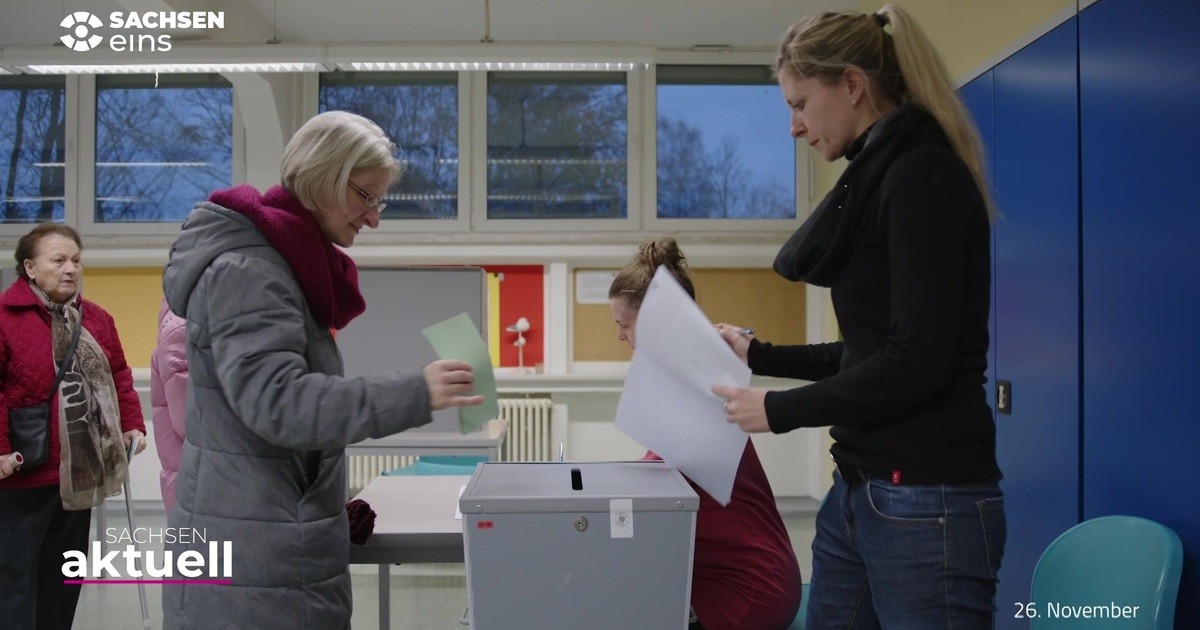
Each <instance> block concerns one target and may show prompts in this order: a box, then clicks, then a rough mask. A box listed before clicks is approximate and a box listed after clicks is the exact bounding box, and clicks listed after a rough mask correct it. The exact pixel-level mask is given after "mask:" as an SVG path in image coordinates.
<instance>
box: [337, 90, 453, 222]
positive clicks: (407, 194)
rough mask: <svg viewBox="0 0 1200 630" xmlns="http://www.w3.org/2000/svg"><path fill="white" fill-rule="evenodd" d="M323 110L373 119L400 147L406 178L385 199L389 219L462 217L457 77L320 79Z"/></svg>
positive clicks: (399, 154) (385, 213)
mask: <svg viewBox="0 0 1200 630" xmlns="http://www.w3.org/2000/svg"><path fill="white" fill-rule="evenodd" d="M320 110H321V111H322V112H327V111H332V110H342V111H347V112H352V113H355V114H358V115H360V116H363V117H365V118H369V119H371V120H372V121H374V122H375V124H377V125H379V126H380V128H382V129H383V132H384V133H386V134H387V136H388V137H389V138H391V139H392V141H393V142H395V143H396V145H397V146H398V147H399V152H398V154H397V156H396V157H397V158H398V159H400V160H401V161H402V162H403V163H404V165H405V173H404V177H402V178H401V179H400V181H399V182H397V183H396V184H395V185H393V186H392V187H391V188H390V189H389V190H388V192H387V195H385V197H384V201H386V202H387V209H386V210H385V211H384V213H383V218H385V219H455V218H457V217H458V160H459V158H458V78H457V76H456V75H455V74H454V73H452V72H445V73H430V74H423V73H361V74H360V73H355V72H330V73H325V74H322V75H321V89H320Z"/></svg>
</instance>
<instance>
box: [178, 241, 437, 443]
mask: <svg viewBox="0 0 1200 630" xmlns="http://www.w3.org/2000/svg"><path fill="white" fill-rule="evenodd" d="M200 283H201V285H203V286H200V285H198V286H197V288H196V292H198V293H201V294H205V295H207V299H206V301H205V303H204V304H203V306H202V308H204V309H205V311H206V313H205V316H206V319H207V322H208V333H209V336H210V342H211V344H212V355H213V360H214V363H215V365H214V367H215V369H216V373H217V378H218V380H219V383H220V386H221V389H222V391H223V393H224V396H225V399H226V401H227V402H228V403H229V405H230V407H231V408H232V409H233V410H234V412H235V413H236V414H237V415H238V417H239V418H240V419H241V421H242V422H243V423H244V424H245V425H246V426H247V428H249V429H250V430H251V431H253V432H254V433H255V434H257V435H258V436H259V437H261V438H263V439H264V440H266V441H268V442H271V443H273V444H276V445H279V446H283V447H286V448H293V449H327V448H341V447H344V446H346V445H348V444H352V443H354V442H358V441H361V440H363V439H366V438H378V437H383V436H386V435H391V434H393V433H397V432H399V431H403V430H405V429H408V428H412V427H416V426H420V425H423V424H428V423H429V422H430V421H431V418H430V408H429V391H428V388H427V387H426V385H425V378H424V375H423V374H421V373H416V374H412V375H402V374H399V373H395V372H394V373H390V374H381V375H377V376H367V377H356V378H345V377H341V376H336V375H330V374H324V373H319V372H311V371H310V370H309V367H308V362H307V361H306V359H305V355H304V352H305V345H306V341H307V334H306V331H305V317H306V310H305V309H307V306H306V304H305V302H304V299H303V296H302V294H301V293H300V290H299V287H298V286H297V285H296V282H295V280H294V279H293V278H292V277H291V274H290V273H289V272H288V271H287V270H285V269H283V268H281V267H280V266H278V265H277V264H276V263H272V262H269V261H266V260H263V259H261V258H255V257H251V256H241V255H226V256H222V257H221V258H218V259H217V260H216V261H214V262H213V263H212V265H210V267H209V268H208V270H206V271H205V273H204V277H203V278H202V279H201V281H200ZM195 295H196V293H194V294H193V298H194V297H195ZM192 312H193V307H189V319H190V318H191V315H190V313H192ZM331 343H332V341H331Z"/></svg>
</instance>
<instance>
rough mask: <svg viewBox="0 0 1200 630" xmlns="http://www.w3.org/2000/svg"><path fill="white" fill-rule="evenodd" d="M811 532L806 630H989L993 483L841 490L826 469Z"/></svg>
mask: <svg viewBox="0 0 1200 630" xmlns="http://www.w3.org/2000/svg"><path fill="white" fill-rule="evenodd" d="M816 525H817V531H816V536H815V537H814V538H813V544H812V551H813V573H812V583H811V586H810V587H809V588H810V590H809V600H808V620H807V626H806V627H807V628H808V630H822V629H824V628H839V629H854V630H865V629H869V628H887V629H888V630H918V629H919V630H932V629H935V628H953V629H954V630H973V629H976V628H992V627H994V625H995V614H996V603H995V600H996V573H997V572H998V571H999V570H1000V558H1001V556H1002V555H1003V554H1004V539H1005V521H1004V495H1003V494H1002V493H1001V492H1000V486H999V484H996V483H981V484H970V485H909V486H905V485H900V486H893V485H892V484H891V482H890V481H889V480H886V479H874V478H865V479H856V480H854V483H847V482H846V480H844V479H842V476H841V474H840V473H839V472H837V471H834V473H833V488H832V489H830V491H829V494H828V495H826V497H825V501H824V503H822V504H821V510H820V512H818V513H817V523H816Z"/></svg>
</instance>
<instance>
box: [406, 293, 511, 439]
mask: <svg viewBox="0 0 1200 630" xmlns="http://www.w3.org/2000/svg"><path fill="white" fill-rule="evenodd" d="M421 333H422V334H424V335H425V337H426V338H427V339H429V343H430V344H432V345H433V349H434V351H436V352H437V354H438V356H439V357H441V358H442V359H444V360H443V361H435V362H433V363H431V364H429V366H428V367H426V368H425V377H426V380H427V382H428V381H429V378H430V369H431V368H433V372H434V373H435V376H436V378H437V379H438V385H443V386H445V387H444V390H439V394H444V395H446V396H447V398H445V400H446V401H447V402H448V403H449V404H446V405H445V406H446V407H455V406H457V407H458V427H459V430H460V431H462V432H463V433H469V432H471V431H477V430H479V428H480V427H482V426H483V425H484V424H485V423H486V422H487V421H488V420H491V419H492V418H495V417H497V416H499V415H500V405H499V403H498V402H497V401H496V376H495V374H494V373H493V372H492V360H491V358H490V357H489V356H488V351H487V346H486V345H485V344H484V343H483V337H482V336H480V334H479V330H478V329H477V328H475V324H473V323H472V322H471V318H470V317H468V316H467V314H466V313H460V314H458V315H455V316H454V317H451V318H450V319H447V320H446V321H443V322H440V323H437V324H434V325H432V326H430V327H428V328H426V329H424V330H422V331H421ZM445 359H450V360H449V361H447V360H445ZM464 364H465V365H464ZM435 366H437V367H435ZM464 367H465V368H467V370H464V369H463V368H464ZM468 370H469V371H468ZM464 371H465V372H466V375H467V376H470V377H471V378H470V380H471V381H473V385H472V382H469V379H467V376H464V375H463V372H464ZM433 390H434V385H433V384H431V385H430V394H431V397H432V395H433V393H434V392H433ZM472 390H473V391H474V393H475V394H476V395H475V396H471V397H464V396H463V394H466V393H470V391H472ZM463 405H471V406H463Z"/></svg>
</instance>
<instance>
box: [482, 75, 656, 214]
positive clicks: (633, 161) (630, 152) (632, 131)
mask: <svg viewBox="0 0 1200 630" xmlns="http://www.w3.org/2000/svg"><path fill="white" fill-rule="evenodd" d="M645 72H646V71H645V70H628V71H625V129H626V133H625V155H626V160H625V191H626V192H625V199H626V208H625V217H624V218H622V219H489V218H488V216H487V193H488V190H487V174H488V170H487V149H488V143H487V142H488V140H487V132H488V129H487V107H488V100H487V94H488V82H487V77H488V73H487V71H474V72H472V73H471V74H472V75H474V76H473V77H472V83H473V87H474V90H475V94H476V95H478V98H476V99H474V102H473V103H472V110H471V117H472V133H473V135H472V136H471V145H472V146H471V166H472V169H471V170H472V173H473V177H472V178H471V187H470V188H471V202H472V203H471V227H472V231H474V232H478V233H485V234H486V233H498V232H524V233H530V232H536V233H562V232H590V233H596V232H635V231H637V230H639V229H640V228H641V210H642V208H641V203H640V200H641V195H640V193H639V191H641V189H642V184H643V182H642V172H643V170H644V167H643V165H642V158H643V157H644V156H643V155H642V150H643V149H642V140H643V133H642V117H641V116H640V115H638V114H639V112H640V110H639V107H640V103H641V99H642V96H643V94H642V86H643V80H642V78H641V77H642V75H643V74H644V73H645Z"/></svg>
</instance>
